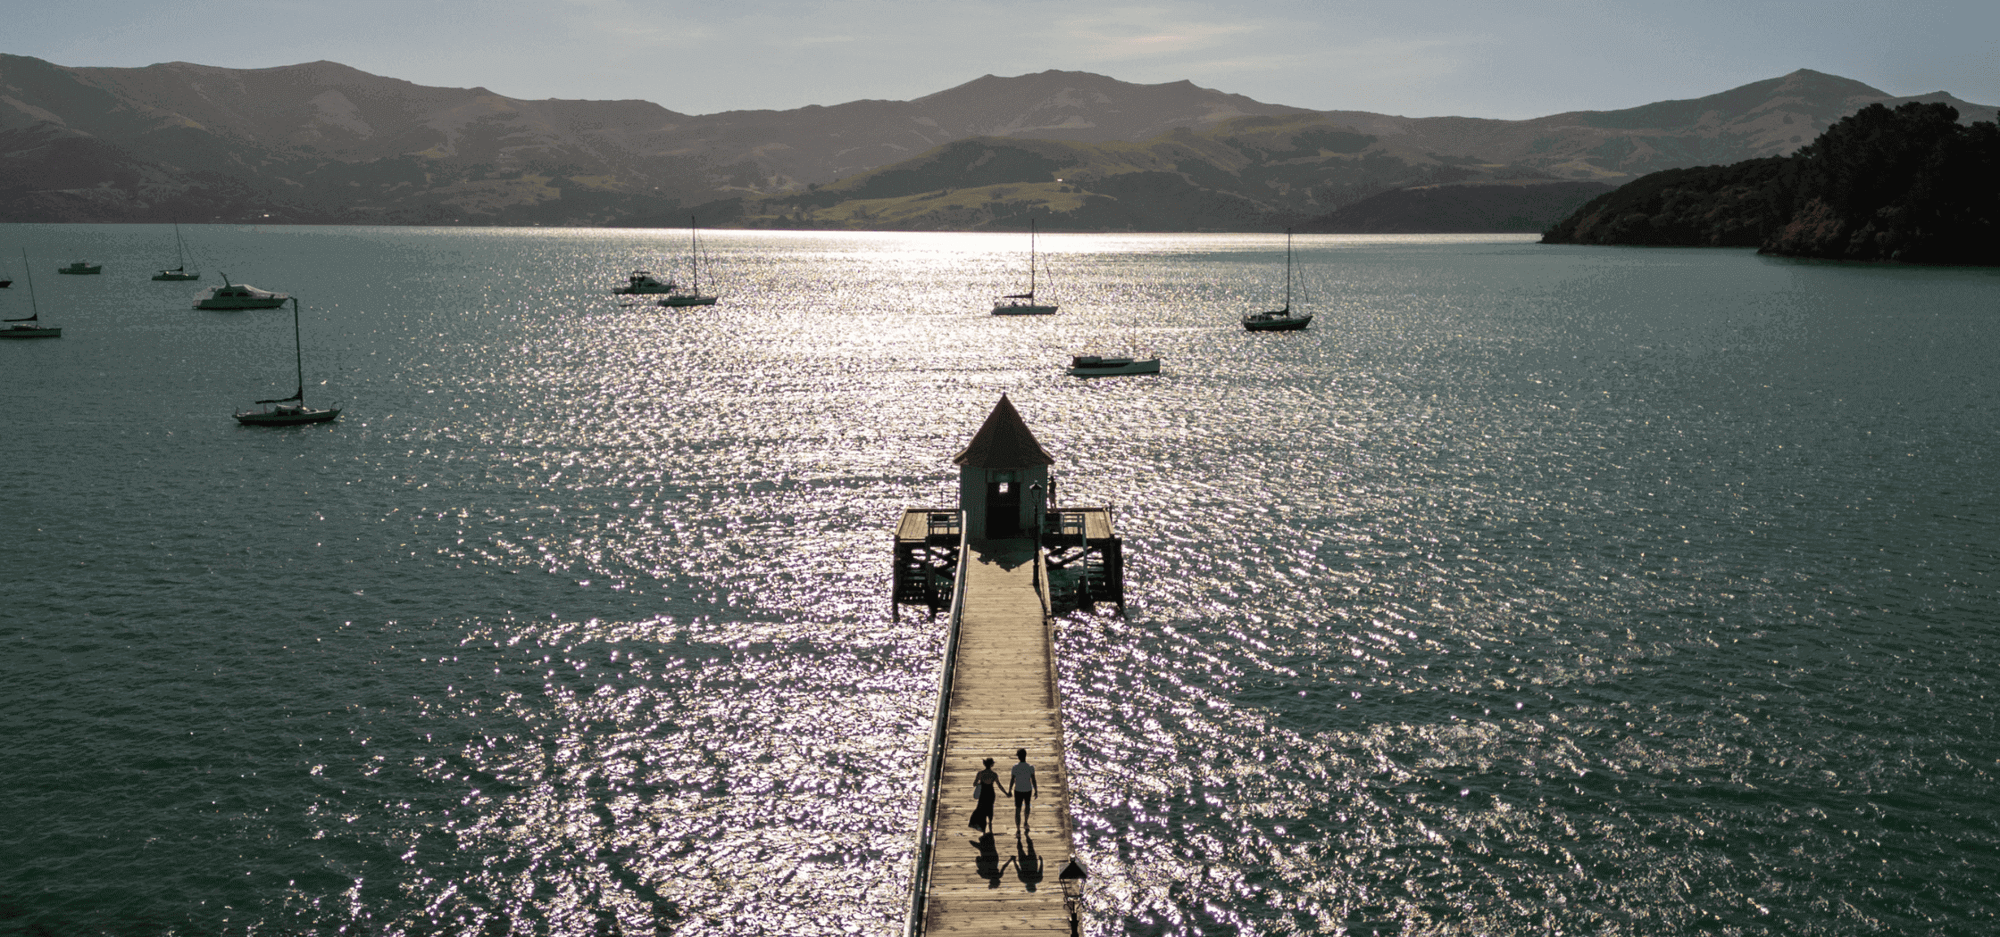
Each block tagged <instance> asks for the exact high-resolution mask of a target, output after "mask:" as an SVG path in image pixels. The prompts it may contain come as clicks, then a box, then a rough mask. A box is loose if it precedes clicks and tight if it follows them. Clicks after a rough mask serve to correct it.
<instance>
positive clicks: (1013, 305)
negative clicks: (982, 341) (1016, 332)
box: [993, 218, 1056, 316]
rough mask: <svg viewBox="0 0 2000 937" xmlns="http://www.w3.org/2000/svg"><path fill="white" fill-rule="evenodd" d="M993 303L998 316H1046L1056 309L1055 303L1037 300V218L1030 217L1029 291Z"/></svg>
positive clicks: (995, 313) (1009, 295) (1004, 297)
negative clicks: (1038, 301)
mask: <svg viewBox="0 0 2000 937" xmlns="http://www.w3.org/2000/svg"><path fill="white" fill-rule="evenodd" d="M1000 300H1001V301H1000V302H997V303H994V304H993V314H994V315H996V316H1046V315H1053V314H1054V313H1055V311H1056V307H1055V304H1054V303H1037V302H1035V219H1033V218H1030V219H1028V291H1027V292H1025V293H1009V294H1008V295H1006V296H1002V297H1000Z"/></svg>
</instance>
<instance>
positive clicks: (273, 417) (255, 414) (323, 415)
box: [235, 296, 340, 426]
mask: <svg viewBox="0 0 2000 937" xmlns="http://www.w3.org/2000/svg"><path fill="white" fill-rule="evenodd" d="M285 298H286V299H291V297H289V296H287V297H285ZM291 302H292V360H293V361H294V362H296V363H297V365H298V377H299V385H298V389H297V390H295V391H292V395H291V396H290V397H277V398H273V399H271V400H259V401H257V402H258V403H260V404H261V403H268V404H276V406H272V407H267V408H265V409H262V410H238V411H236V414H235V416H236V422H238V423H242V424H244V425H245V426H297V425H299V424H301V423H324V422H326V421H328V420H331V419H333V418H334V417H337V416H339V415H340V408H339V407H332V408H329V409H324V410H316V409H314V408H312V407H308V406H306V359H305V352H304V350H303V348H302V346H301V345H300V343H299V301H298V300H296V299H292V300H291Z"/></svg>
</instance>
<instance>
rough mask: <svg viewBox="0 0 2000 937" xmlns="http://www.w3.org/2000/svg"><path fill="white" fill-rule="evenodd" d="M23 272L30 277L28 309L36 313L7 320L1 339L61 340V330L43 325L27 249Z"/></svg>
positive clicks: (1, 330) (23, 255) (22, 261)
mask: <svg viewBox="0 0 2000 937" xmlns="http://www.w3.org/2000/svg"><path fill="white" fill-rule="evenodd" d="M21 270H22V272H24V273H25V274H26V275H27V277H28V308H29V309H32V310H34V312H33V313H32V314H30V315H27V316H24V317H22V318H19V319H8V320H6V325H7V327H6V328H4V329H0V338H61V337H62V329H61V328H52V327H50V326H46V325H43V324H42V307H41V306H38V305H36V304H35V272H34V271H33V270H30V269H29V268H28V250H27V248H22V249H21ZM9 282H12V281H9Z"/></svg>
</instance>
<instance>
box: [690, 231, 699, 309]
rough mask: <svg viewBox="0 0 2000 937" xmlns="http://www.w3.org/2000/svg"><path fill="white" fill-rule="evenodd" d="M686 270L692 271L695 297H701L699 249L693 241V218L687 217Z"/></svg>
mask: <svg viewBox="0 0 2000 937" xmlns="http://www.w3.org/2000/svg"><path fill="white" fill-rule="evenodd" d="M688 268H689V269H690V270H691V271H693V273H692V276H693V277H694V292H695V295H697V296H699V295H701V248H700V247H699V246H697V245H696V244H695V240H694V216H693V215H689V216H688Z"/></svg>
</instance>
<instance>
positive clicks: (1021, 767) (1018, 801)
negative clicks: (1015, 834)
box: [1007, 748, 1037, 830]
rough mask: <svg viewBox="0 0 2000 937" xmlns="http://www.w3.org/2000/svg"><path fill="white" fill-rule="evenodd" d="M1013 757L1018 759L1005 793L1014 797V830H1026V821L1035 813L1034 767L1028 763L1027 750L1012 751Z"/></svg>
mask: <svg viewBox="0 0 2000 937" xmlns="http://www.w3.org/2000/svg"><path fill="white" fill-rule="evenodd" d="M1014 757H1015V758H1018V759H1020V761H1019V762H1017V763H1016V764H1015V765H1014V770H1013V783H1012V785H1010V786H1009V787H1008V789H1007V792H1008V793H1010V794H1013V795H1014V828H1015V829H1017V830H1026V829H1027V828H1028V820H1029V819H1030V818H1031V817H1032V816H1033V815H1034V812H1035V791H1036V789H1037V788H1036V785H1035V766H1034V765H1031V764H1029V763H1028V750H1027V749H1025V748H1017V749H1014Z"/></svg>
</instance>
